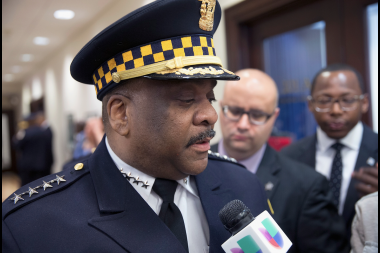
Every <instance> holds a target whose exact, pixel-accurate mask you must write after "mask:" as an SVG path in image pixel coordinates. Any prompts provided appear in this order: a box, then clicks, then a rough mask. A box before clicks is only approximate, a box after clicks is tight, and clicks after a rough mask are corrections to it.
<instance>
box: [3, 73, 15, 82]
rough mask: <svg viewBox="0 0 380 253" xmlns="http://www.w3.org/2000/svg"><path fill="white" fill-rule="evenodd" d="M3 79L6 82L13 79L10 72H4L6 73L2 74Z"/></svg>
mask: <svg viewBox="0 0 380 253" xmlns="http://www.w3.org/2000/svg"><path fill="white" fill-rule="evenodd" d="M4 81H6V82H12V81H13V75H12V74H6V75H4Z"/></svg>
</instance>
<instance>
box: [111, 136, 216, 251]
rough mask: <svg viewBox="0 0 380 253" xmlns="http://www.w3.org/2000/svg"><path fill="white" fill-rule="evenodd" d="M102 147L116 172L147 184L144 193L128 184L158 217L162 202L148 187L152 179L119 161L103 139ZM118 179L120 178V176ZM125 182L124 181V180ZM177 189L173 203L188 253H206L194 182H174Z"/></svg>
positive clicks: (203, 223)
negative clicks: (182, 223) (180, 218)
mask: <svg viewBox="0 0 380 253" xmlns="http://www.w3.org/2000/svg"><path fill="white" fill-rule="evenodd" d="M106 146H107V149H108V153H109V154H110V156H111V158H112V160H113V161H114V163H115V164H116V166H117V168H118V169H119V170H120V169H121V168H122V169H123V171H124V172H127V173H128V172H130V173H131V176H133V177H139V180H140V181H143V182H147V183H148V184H149V185H150V186H149V187H147V189H145V188H144V187H142V185H141V183H140V184H139V185H137V184H134V183H133V179H131V180H130V181H129V183H130V184H131V185H132V186H133V188H134V189H135V190H136V191H137V192H138V193H139V194H140V196H141V197H142V198H143V199H144V200H145V201H146V202H147V204H148V205H149V206H150V207H151V208H152V210H153V211H154V212H155V213H156V214H157V215H158V214H159V213H160V210H161V205H162V199H161V197H159V196H158V195H157V194H156V193H155V192H154V191H152V186H153V184H154V181H155V178H154V177H151V176H149V175H147V174H145V173H143V172H141V171H139V170H138V169H136V168H133V167H132V166H130V165H128V164H127V163H125V162H124V161H122V160H121V159H120V158H119V157H118V156H117V155H116V154H115V153H114V152H113V151H112V149H111V147H110V146H109V144H108V139H107V137H106ZM120 176H122V174H121V173H120ZM126 181H128V180H127V179H126ZM177 182H178V186H177V189H176V192H175V194H174V203H175V204H176V205H177V206H178V208H179V210H180V211H181V213H182V217H183V219H184V222H185V228H186V235H187V243H188V246H189V252H190V253H208V252H209V245H210V244H209V243H210V232H209V227H208V223H207V219H206V215H205V213H204V211H203V207H202V204H201V200H200V198H199V194H198V189H197V186H196V183H195V180H194V178H192V177H187V178H185V179H182V180H177Z"/></svg>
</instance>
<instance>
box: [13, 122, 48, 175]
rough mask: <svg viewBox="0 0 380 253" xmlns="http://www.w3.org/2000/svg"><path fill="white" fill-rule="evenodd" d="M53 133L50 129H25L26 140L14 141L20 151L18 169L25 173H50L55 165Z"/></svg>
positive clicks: (36, 127) (37, 127)
mask: <svg viewBox="0 0 380 253" xmlns="http://www.w3.org/2000/svg"><path fill="white" fill-rule="evenodd" d="M52 142H53V133H52V131H51V129H50V127H47V128H43V127H39V126H32V127H29V128H27V129H25V135H24V138H22V139H21V140H17V139H14V142H13V143H14V147H15V149H16V150H17V151H18V154H17V168H18V170H19V171H20V172H23V171H38V172H46V173H47V174H48V173H50V170H51V166H52V165H53V148H52Z"/></svg>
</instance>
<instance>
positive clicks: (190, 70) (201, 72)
mask: <svg viewBox="0 0 380 253" xmlns="http://www.w3.org/2000/svg"><path fill="white" fill-rule="evenodd" d="M143 77H145V78H150V79H155V80H173V79H177V80H188V79H215V80H231V81H233V80H236V81H237V80H240V77H239V76H237V75H235V73H233V72H231V71H229V70H227V69H224V68H222V67H220V66H218V65H212V64H206V65H195V66H188V67H183V68H181V69H174V70H169V71H162V72H157V73H154V74H149V75H145V76H143Z"/></svg>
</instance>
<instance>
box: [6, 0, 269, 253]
mask: <svg viewBox="0 0 380 253" xmlns="http://www.w3.org/2000/svg"><path fill="white" fill-rule="evenodd" d="M220 18H221V9H220V6H219V3H218V2H217V1H216V0H203V1H199V0H161V1H160V0H158V1H155V2H153V3H151V4H149V5H146V6H144V7H142V8H140V9H138V10H136V11H134V12H132V13H130V14H128V15H126V16H124V17H123V18H121V19H120V20H118V21H116V22H115V23H113V24H112V25H110V26H109V27H107V28H106V29H104V30H103V31H102V32H100V33H99V34H98V35H97V36H95V37H94V38H93V39H92V40H91V41H90V42H89V43H87V44H86V45H85V46H84V47H83V48H82V50H81V51H80V52H79V53H78V54H77V56H76V57H75V58H74V60H73V62H72V64H71V74H72V76H73V77H74V79H76V80H77V81H79V82H82V83H87V84H90V83H92V84H94V85H95V90H96V93H97V98H98V99H99V100H100V101H102V103H103V122H104V128H105V133H106V134H105V136H104V138H103V140H102V141H101V143H100V144H99V146H98V147H97V149H96V151H95V152H94V153H93V154H92V155H91V156H90V157H89V158H87V159H84V160H83V161H81V162H80V163H77V164H71V165H68V166H67V167H66V168H64V170H63V171H62V172H60V173H57V174H54V175H50V176H47V177H45V178H42V179H40V180H37V181H34V182H32V183H30V184H29V185H26V186H24V187H22V188H21V189H19V190H18V191H16V192H15V193H14V194H13V195H12V196H11V197H10V198H9V199H8V200H6V201H5V202H4V204H3V216H2V219H3V230H2V232H3V251H4V252H44V251H54V252H132V253H136V252H175V253H179V252H192V253H195V252H196V253H199V252H223V250H222V248H221V244H222V243H223V242H224V241H226V240H227V239H228V238H229V237H230V234H229V232H228V231H226V230H225V229H224V227H223V225H222V223H221V222H220V221H219V219H218V212H219V210H220V209H221V208H222V207H223V206H224V205H225V204H226V203H228V202H229V201H231V200H234V199H240V200H242V201H243V202H244V203H245V204H246V205H247V206H248V207H249V208H250V209H251V211H252V213H253V215H255V216H256V215H258V214H260V213H261V212H262V211H264V210H267V209H268V205H267V201H266V198H265V193H264V190H263V187H262V185H261V184H260V183H259V181H258V180H257V178H256V177H255V176H254V175H252V174H251V173H249V172H248V171H247V170H246V169H245V168H244V167H242V166H240V165H238V164H236V163H235V162H234V161H233V160H232V159H230V158H228V157H224V158H219V157H218V154H214V153H211V152H210V151H208V150H209V148H210V144H209V141H210V140H211V138H212V137H213V136H214V135H215V132H214V131H213V127H214V124H215V122H216V121H217V114H216V112H215V110H214V109H213V107H212V105H211V103H212V102H213V101H214V100H215V97H214V93H213V88H214V87H215V85H216V80H237V79H238V77H237V76H236V75H235V74H234V73H232V72H230V71H228V70H226V69H224V68H222V65H221V61H220V59H219V58H218V57H217V56H216V54H215V49H214V43H213V38H212V36H213V34H214V32H215V30H216V28H217V27H218V24H219V22H220Z"/></svg>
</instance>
